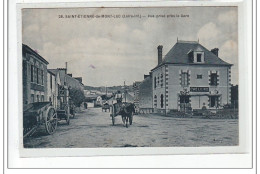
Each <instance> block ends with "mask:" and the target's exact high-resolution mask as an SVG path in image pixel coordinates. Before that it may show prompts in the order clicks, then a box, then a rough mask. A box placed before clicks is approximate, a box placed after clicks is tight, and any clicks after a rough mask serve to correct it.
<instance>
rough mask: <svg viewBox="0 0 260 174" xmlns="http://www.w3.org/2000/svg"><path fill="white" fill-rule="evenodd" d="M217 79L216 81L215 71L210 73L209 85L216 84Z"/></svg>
mask: <svg viewBox="0 0 260 174" xmlns="http://www.w3.org/2000/svg"><path fill="white" fill-rule="evenodd" d="M217 81H218V78H217V73H211V75H210V85H211V86H217Z"/></svg>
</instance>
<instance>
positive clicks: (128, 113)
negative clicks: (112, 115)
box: [119, 103, 135, 127]
mask: <svg viewBox="0 0 260 174" xmlns="http://www.w3.org/2000/svg"><path fill="white" fill-rule="evenodd" d="M119 113H120V115H121V116H122V121H123V123H124V125H125V126H126V127H128V122H129V124H130V125H132V122H133V115H134V113H135V105H134V104H133V103H123V104H122V106H121V108H120V112H119Z"/></svg>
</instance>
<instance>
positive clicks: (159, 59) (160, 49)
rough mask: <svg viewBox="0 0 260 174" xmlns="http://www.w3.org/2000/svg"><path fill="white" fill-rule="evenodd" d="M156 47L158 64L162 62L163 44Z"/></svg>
mask: <svg viewBox="0 0 260 174" xmlns="http://www.w3.org/2000/svg"><path fill="white" fill-rule="evenodd" d="M157 49H158V65H159V64H161V63H162V49H163V46H162V45H159V46H158V47H157Z"/></svg>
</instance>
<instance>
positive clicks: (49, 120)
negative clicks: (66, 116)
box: [45, 107, 58, 135]
mask: <svg viewBox="0 0 260 174" xmlns="http://www.w3.org/2000/svg"><path fill="white" fill-rule="evenodd" d="M57 122H58V121H57V113H56V111H55V109H54V108H53V107H49V108H48V109H47V111H46V117H45V129H46V133H47V134H49V135H51V134H53V133H54V132H55V130H56V128H57Z"/></svg>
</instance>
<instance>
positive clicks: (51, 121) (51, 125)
mask: <svg viewBox="0 0 260 174" xmlns="http://www.w3.org/2000/svg"><path fill="white" fill-rule="evenodd" d="M57 121H58V120H57V113H56V111H55V108H54V107H53V106H52V105H51V103H50V102H36V103H30V104H28V105H25V106H24V108H23V137H24V138H25V137H28V136H31V135H33V134H34V133H35V132H36V131H37V130H38V129H39V128H40V127H42V126H43V127H44V130H45V133H46V134H48V135H50V134H53V133H54V132H55V130H56V128H57Z"/></svg>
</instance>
